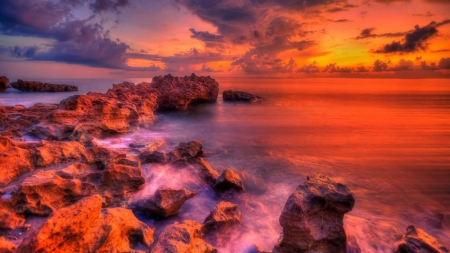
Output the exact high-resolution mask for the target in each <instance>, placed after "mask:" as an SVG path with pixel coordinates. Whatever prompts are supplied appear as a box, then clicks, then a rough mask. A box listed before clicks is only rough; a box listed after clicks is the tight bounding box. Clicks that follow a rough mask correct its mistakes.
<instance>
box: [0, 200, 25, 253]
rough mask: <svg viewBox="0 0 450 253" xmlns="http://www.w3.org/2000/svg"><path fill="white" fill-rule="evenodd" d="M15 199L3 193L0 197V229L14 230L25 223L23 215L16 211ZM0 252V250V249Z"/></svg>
mask: <svg viewBox="0 0 450 253" xmlns="http://www.w3.org/2000/svg"><path fill="white" fill-rule="evenodd" d="M15 205H16V201H15V200H14V199H12V196H9V198H8V199H5V195H3V196H2V197H1V198H0V231H5V230H14V229H16V228H18V227H21V226H23V225H25V217H24V216H22V215H19V214H17V213H16V208H15ZM0 252H1V251H0Z"/></svg>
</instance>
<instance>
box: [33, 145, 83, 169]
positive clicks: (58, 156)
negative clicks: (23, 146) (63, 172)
mask: <svg viewBox="0 0 450 253" xmlns="http://www.w3.org/2000/svg"><path fill="white" fill-rule="evenodd" d="M42 144H43V145H42V146H40V147H37V148H36V166H38V167H45V166H48V165H51V164H59V163H64V162H70V161H73V160H80V159H81V158H83V157H84V154H85V152H86V150H85V148H84V146H83V145H81V144H80V143H79V142H75V141H69V142H61V141H44V140H43V141H42Z"/></svg>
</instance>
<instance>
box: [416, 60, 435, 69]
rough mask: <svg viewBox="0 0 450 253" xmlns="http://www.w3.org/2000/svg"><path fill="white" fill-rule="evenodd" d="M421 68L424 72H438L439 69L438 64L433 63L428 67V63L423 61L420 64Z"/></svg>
mask: <svg viewBox="0 0 450 253" xmlns="http://www.w3.org/2000/svg"><path fill="white" fill-rule="evenodd" d="M420 68H421V69H423V70H438V69H439V68H438V67H437V66H436V63H434V62H432V63H431V64H430V65H428V64H427V62H426V61H422V62H421V63H420Z"/></svg>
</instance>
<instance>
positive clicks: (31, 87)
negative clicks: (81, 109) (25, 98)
mask: <svg viewBox="0 0 450 253" xmlns="http://www.w3.org/2000/svg"><path fill="white" fill-rule="evenodd" d="M11 86H12V87H13V88H14V89H18V90H20V91H24V92H67V91H77V90H78V87H77V86H73V85H67V84H51V83H41V82H36V81H23V80H21V79H19V80H17V82H13V83H11Z"/></svg>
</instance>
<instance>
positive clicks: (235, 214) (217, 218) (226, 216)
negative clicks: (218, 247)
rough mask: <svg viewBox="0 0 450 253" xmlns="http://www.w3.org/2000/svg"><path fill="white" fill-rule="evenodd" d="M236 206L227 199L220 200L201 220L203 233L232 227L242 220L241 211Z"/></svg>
mask: <svg viewBox="0 0 450 253" xmlns="http://www.w3.org/2000/svg"><path fill="white" fill-rule="evenodd" d="M237 208H238V206H237V205H236V204H233V203H231V202H228V201H221V202H220V203H219V204H217V205H216V206H215V207H214V210H212V211H211V212H210V213H209V215H208V216H207V217H206V218H205V221H203V231H204V232H205V233H210V232H220V231H225V230H227V229H229V228H232V227H234V226H236V225H238V224H240V223H241V222H242V213H241V212H239V211H237Z"/></svg>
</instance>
